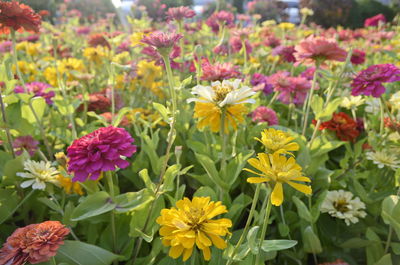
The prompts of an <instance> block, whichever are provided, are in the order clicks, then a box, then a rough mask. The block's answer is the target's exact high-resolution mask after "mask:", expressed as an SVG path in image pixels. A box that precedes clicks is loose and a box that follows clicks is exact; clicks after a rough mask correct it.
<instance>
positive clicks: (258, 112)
mask: <svg viewBox="0 0 400 265" xmlns="http://www.w3.org/2000/svg"><path fill="white" fill-rule="evenodd" d="M251 119H252V120H253V122H256V123H262V122H266V123H267V124H268V126H272V125H278V116H277V115H276V112H275V111H274V110H273V109H270V108H267V107H265V106H260V107H258V108H256V109H255V110H254V111H253V112H252V113H251Z"/></svg>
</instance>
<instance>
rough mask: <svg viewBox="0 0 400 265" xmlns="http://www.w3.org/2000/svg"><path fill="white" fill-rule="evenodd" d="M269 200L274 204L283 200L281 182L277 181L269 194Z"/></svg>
mask: <svg viewBox="0 0 400 265" xmlns="http://www.w3.org/2000/svg"><path fill="white" fill-rule="evenodd" d="M271 202H272V204H273V205H275V206H279V205H281V204H282V202H283V188H282V183H280V182H277V183H276V184H275V187H274V190H273V191H272V194H271Z"/></svg>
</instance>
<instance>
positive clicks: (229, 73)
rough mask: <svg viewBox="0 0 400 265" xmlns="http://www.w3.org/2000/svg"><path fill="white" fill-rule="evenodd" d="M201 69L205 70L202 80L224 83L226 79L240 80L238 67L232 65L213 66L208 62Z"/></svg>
mask: <svg viewBox="0 0 400 265" xmlns="http://www.w3.org/2000/svg"><path fill="white" fill-rule="evenodd" d="M201 68H202V70H203V75H202V77H201V80H207V81H217V80H219V81H222V80H225V79H231V78H238V77H239V76H240V72H239V71H238V67H237V66H234V65H233V64H232V63H215V64H214V65H212V64H210V62H209V61H208V60H206V61H204V62H203V63H202V64H201Z"/></svg>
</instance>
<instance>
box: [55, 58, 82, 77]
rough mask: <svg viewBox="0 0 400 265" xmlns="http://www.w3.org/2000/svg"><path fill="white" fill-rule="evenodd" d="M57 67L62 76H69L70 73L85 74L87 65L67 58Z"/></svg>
mask: <svg viewBox="0 0 400 265" xmlns="http://www.w3.org/2000/svg"><path fill="white" fill-rule="evenodd" d="M57 65H58V71H60V74H65V73H67V74H69V73H70V71H78V72H83V71H84V70H85V65H84V64H83V61H82V60H80V59H76V58H65V59H63V60H61V61H58V64H57Z"/></svg>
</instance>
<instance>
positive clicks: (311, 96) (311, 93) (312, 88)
mask: <svg viewBox="0 0 400 265" xmlns="http://www.w3.org/2000/svg"><path fill="white" fill-rule="evenodd" d="M318 68H319V67H318V65H317V66H316V68H315V72H314V77H313V80H312V85H311V91H310V93H309V95H308V100H307V107H306V113H305V114H304V124H303V132H302V135H303V136H304V135H305V134H306V129H307V124H308V115H309V113H310V107H311V102H312V98H313V94H314V90H315V87H316V85H317V78H318Z"/></svg>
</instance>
